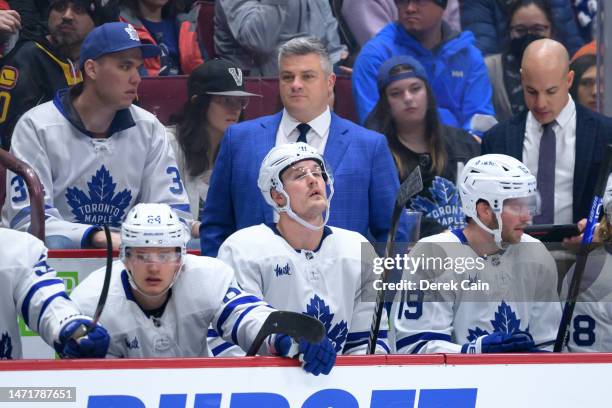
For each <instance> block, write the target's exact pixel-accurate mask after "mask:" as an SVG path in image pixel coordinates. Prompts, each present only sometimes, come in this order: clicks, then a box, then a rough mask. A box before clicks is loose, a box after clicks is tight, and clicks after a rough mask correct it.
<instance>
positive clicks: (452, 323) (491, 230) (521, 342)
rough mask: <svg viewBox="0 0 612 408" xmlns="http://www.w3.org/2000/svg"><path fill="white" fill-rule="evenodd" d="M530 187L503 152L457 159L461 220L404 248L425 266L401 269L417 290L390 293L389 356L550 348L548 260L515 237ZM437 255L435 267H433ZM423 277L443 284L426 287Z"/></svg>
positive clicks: (553, 301)
mask: <svg viewBox="0 0 612 408" xmlns="http://www.w3.org/2000/svg"><path fill="white" fill-rule="evenodd" d="M536 185H537V182H536V179H535V177H533V176H532V175H531V174H530V172H529V169H527V167H526V166H524V165H523V164H522V163H521V162H519V161H518V160H516V159H514V158H512V157H509V156H505V155H499V154H489V155H484V156H480V157H475V158H473V159H471V160H470V161H469V162H468V163H467V164H466V165H465V167H464V169H463V171H462V174H461V176H460V179H459V190H460V194H461V202H462V206H463V212H464V213H465V215H466V216H467V217H468V224H467V226H466V227H465V228H464V229H462V230H451V231H447V232H444V233H441V234H438V235H434V236H431V237H427V238H424V239H421V240H420V241H419V242H418V243H417V245H416V246H415V247H414V248H413V249H412V251H411V252H410V255H411V256H412V257H413V259H415V260H418V259H421V260H422V262H423V263H422V265H430V264H431V265H432V266H429V267H425V268H422V267H419V268H418V270H417V272H416V273H415V274H412V273H411V272H412V271H410V273H409V272H408V271H407V270H404V278H405V279H406V280H411V281H413V282H415V284H416V285H417V286H416V290H407V291H402V292H400V293H398V298H396V302H395V303H394V304H393V307H392V310H391V317H392V319H393V321H394V322H393V325H392V326H393V327H394V328H395V333H394V334H395V348H396V350H397V352H398V353H404V354H416V353H499V352H518V351H522V352H524V351H530V350H533V349H534V348H535V347H534V346H535V345H539V344H547V345H548V346H549V348H550V343H549V342H552V341H554V339H555V337H556V333H557V328H558V326H559V321H560V319H561V305H560V303H559V299H558V296H557V291H556V290H557V270H556V265H555V263H554V260H553V258H552V256H551V255H550V254H549V253H548V252H547V250H546V248H545V247H544V245H543V244H542V243H540V242H539V241H538V240H536V239H535V238H532V237H530V236H528V235H526V234H524V233H523V228H524V227H525V226H526V225H527V224H528V223H529V222H530V220H531V218H532V216H533V214H534V213H535V212H537V209H538V203H537V197H538V194H537V192H536ZM437 259H443V260H444V264H443V265H441V264H440V263H438V264H437V266H433V265H436V262H435V261H436V260H437ZM449 260H450V261H449ZM424 262H427V264H426V263H424ZM447 262H448V263H447ZM467 265H471V266H470V267H469V268H467V267H466V266H467ZM415 269H417V268H415ZM423 282H425V284H423ZM432 282H433V283H437V284H447V286H440V287H437V288H434V287H432V286H427V285H430V283H432ZM483 283H484V284H486V285H488V286H486V285H484V284H483ZM448 285H450V286H448ZM453 285H454V286H453ZM428 289H432V290H428ZM398 300H399V301H398Z"/></svg>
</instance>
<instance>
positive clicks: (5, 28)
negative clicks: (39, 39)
mask: <svg viewBox="0 0 612 408" xmlns="http://www.w3.org/2000/svg"><path fill="white" fill-rule="evenodd" d="M19 30H21V16H20V15H19V13H18V12H16V11H15V10H11V8H10V6H9V4H8V3H7V2H6V1H4V0H0V58H2V56H3V55H6V54H7V53H8V52H9V51H10V50H11V49H12V46H13V45H14V41H13V39H16V38H18V37H19Z"/></svg>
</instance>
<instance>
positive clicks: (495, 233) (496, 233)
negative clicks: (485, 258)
mask: <svg viewBox="0 0 612 408" xmlns="http://www.w3.org/2000/svg"><path fill="white" fill-rule="evenodd" d="M494 214H495V218H496V219H497V229H494V230H493V229H491V228H489V227H487V226H486V225H485V224H484V223H483V222H482V221H481V220H480V218H478V216H476V218H473V220H474V221H476V224H478V226H479V227H480V228H482V229H483V230H485V231H487V232H488V233H489V234H491V235H493V239H494V240H495V245H496V246H497V247H498V248H499V249H501V250H503V249H504V246H503V245H502V236H501V234H502V227H503V223H502V219H501V214H498V213H496V212H494Z"/></svg>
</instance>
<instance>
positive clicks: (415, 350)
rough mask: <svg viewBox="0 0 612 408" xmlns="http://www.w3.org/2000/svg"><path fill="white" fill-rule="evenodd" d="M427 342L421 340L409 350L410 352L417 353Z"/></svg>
mask: <svg viewBox="0 0 612 408" xmlns="http://www.w3.org/2000/svg"><path fill="white" fill-rule="evenodd" d="M426 344H427V342H426V341H422V342H420V343H419V344H417V346H416V347H415V348H414V349H413V350H412V352H410V354H419V351H421V349H422V348H423V347H424V346H425V345H426Z"/></svg>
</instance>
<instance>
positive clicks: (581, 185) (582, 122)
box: [481, 103, 612, 222]
mask: <svg viewBox="0 0 612 408" xmlns="http://www.w3.org/2000/svg"><path fill="white" fill-rule="evenodd" d="M526 122H527V111H525V112H522V113H519V114H517V115H515V116H513V117H512V118H510V119H508V120H507V121H505V122H501V123H498V124H497V125H496V126H494V127H493V128H491V129H490V130H489V131H488V132H486V133H485V134H484V136H483V142H482V148H481V150H482V154H488V153H502V154H507V155H508V156H512V157H515V158H517V159H518V160H521V161H522V160H523V142H524V140H525V124H526ZM608 143H612V119H611V118H608V117H606V116H603V115H600V114H598V113H596V112H592V111H591V110H589V109H587V108H585V107H584V106H582V105H580V104H578V103H576V152H575V155H574V159H575V162H576V163H575V164H574V188H573V190H574V191H573V219H574V222H577V221H579V220H580V219H582V218H586V217H588V215H589V209H590V206H591V199H592V198H593V194H594V188H595V180H596V179H597V172H598V171H599V165H600V163H601V160H602V152H603V146H605V145H606V144H608Z"/></svg>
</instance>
